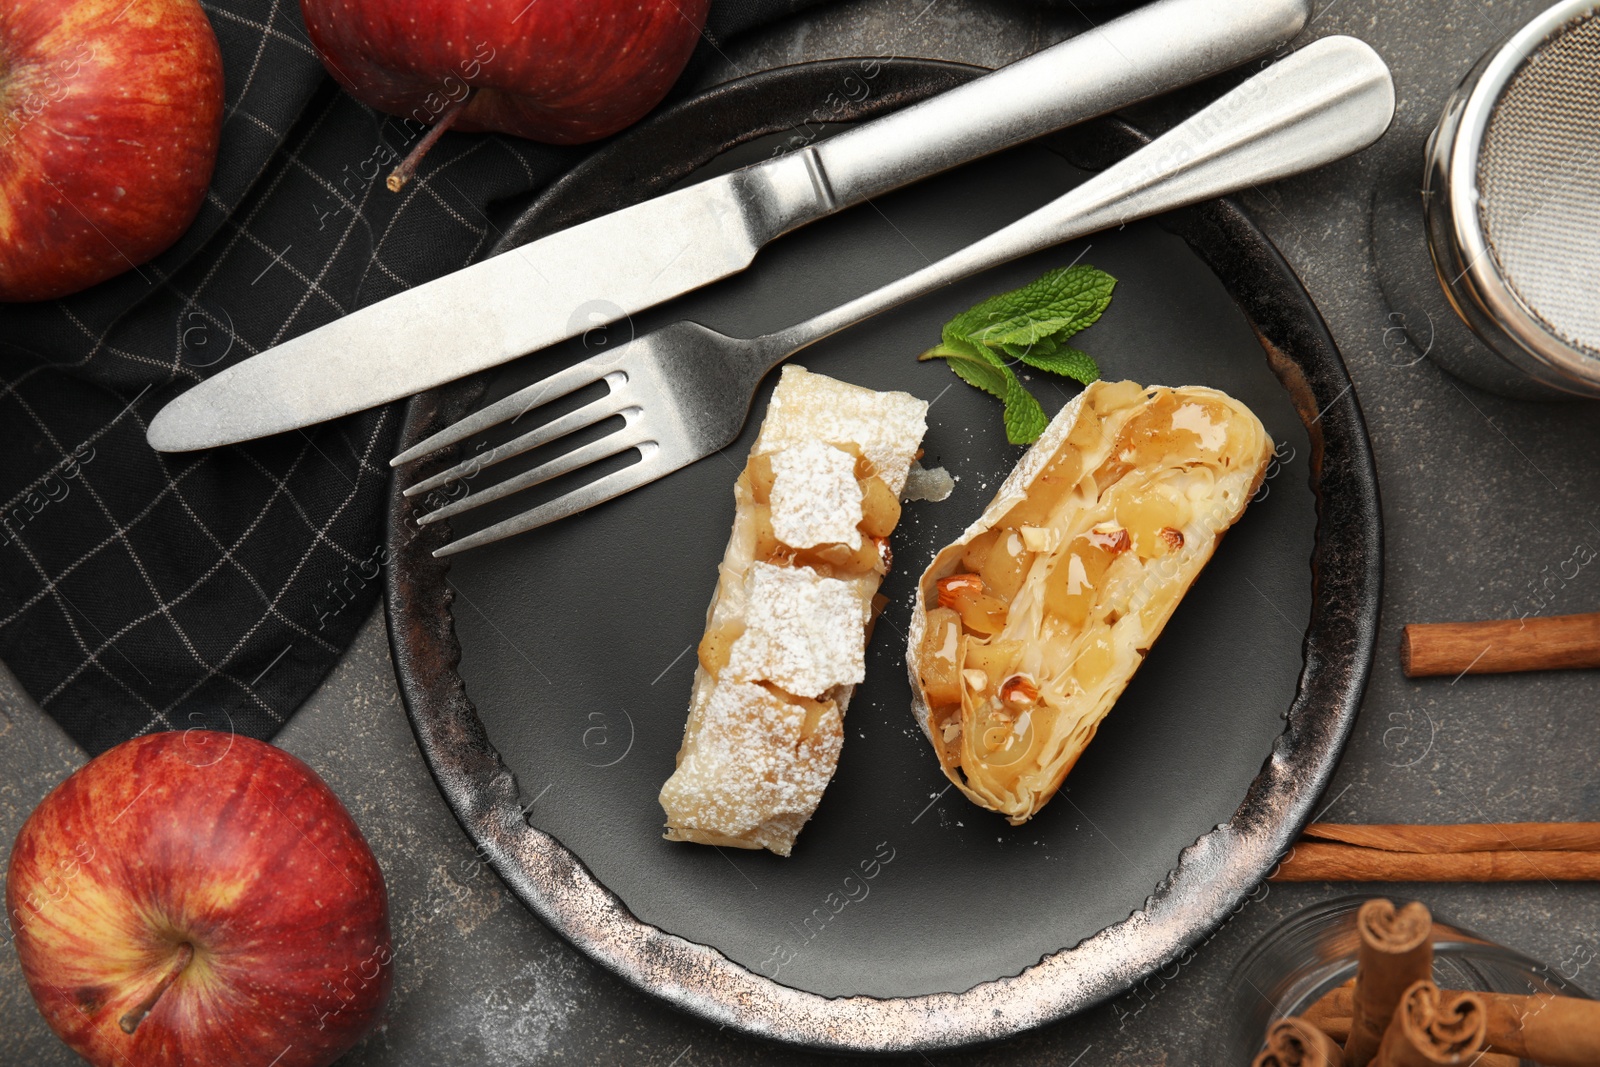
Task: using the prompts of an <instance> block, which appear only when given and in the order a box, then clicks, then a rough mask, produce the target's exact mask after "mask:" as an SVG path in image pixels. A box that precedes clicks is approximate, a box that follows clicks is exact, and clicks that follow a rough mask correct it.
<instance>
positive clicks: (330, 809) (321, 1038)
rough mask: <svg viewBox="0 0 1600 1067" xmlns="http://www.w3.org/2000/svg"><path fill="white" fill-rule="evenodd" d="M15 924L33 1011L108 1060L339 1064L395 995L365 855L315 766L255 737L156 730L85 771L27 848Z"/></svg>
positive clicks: (221, 1065)
mask: <svg viewBox="0 0 1600 1067" xmlns="http://www.w3.org/2000/svg"><path fill="white" fill-rule="evenodd" d="M6 912H7V915H8V917H9V919H10V922H11V928H12V932H13V933H14V935H15V938H16V946H17V954H18V955H19V956H20V957H21V960H22V973H23V975H24V976H25V977H26V978H27V981H28V987H29V989H30V990H31V991H32V993H33V998H34V1000H35V1001H37V1002H38V1005H39V1009H40V1011H42V1012H43V1013H44V1017H45V1019H46V1021H47V1022H49V1024H50V1027H51V1029H53V1030H54V1031H55V1032H56V1033H57V1034H58V1035H59V1036H60V1037H61V1039H62V1040H64V1041H65V1042H66V1043H67V1044H68V1045H70V1046H72V1048H73V1049H74V1050H75V1051H76V1052H78V1054H79V1055H81V1056H83V1057H84V1058H85V1059H87V1060H88V1061H89V1062H90V1063H92V1064H95V1065H96V1067H112V1065H117V1067H225V1065H234V1064H260V1065H265V1064H268V1063H271V1064H273V1067H326V1065H327V1064H329V1063H331V1062H333V1060H335V1059H336V1058H338V1057H339V1056H340V1055H341V1054H343V1053H344V1052H345V1051H346V1050H348V1049H349V1048H350V1047H351V1046H352V1045H354V1044H355V1043H356V1042H357V1041H358V1040H360V1039H361V1037H362V1036H363V1035H365V1034H366V1033H367V1032H368V1031H369V1030H370V1029H371V1028H372V1026H373V1025H374V1023H375V1022H376V1020H377V1016H378V1013H379V1012H380V1011H381V1010H382V1008H383V1005H384V1002H385V1001H386V1000H387V999H388V995H389V988H390V984H391V979H392V971H393V968H392V966H391V964H390V939H389V905H388V896H387V893H386V891H385V889H384V884H383V875H382V873H381V872H380V871H379V869H378V863H377V860H375V859H374V858H373V855H372V850H371V849H369V848H368V847H367V844H366V842H365V841H364V840H363V839H362V837H361V832H360V831H359V830H358V829H356V825H355V823H354V822H353V821H352V820H351V818H350V815H349V813H348V812H346V811H345V809H344V806H343V805H342V804H340V803H339V798H338V797H336V796H334V795H333V792H332V791H331V790H330V789H329V788H328V787H327V786H326V785H325V784H324V783H323V782H322V780H321V779H320V778H318V777H317V775H316V773H315V772H314V771H312V770H311V768H309V767H307V766H306V765H305V764H304V763H301V762H300V761H299V760H297V759H295V758H294V757H293V756H291V755H289V754H288V753H286V752H283V751H282V750H280V749H277V748H274V747H273V746H272V745H268V744H263V743H262V742H260V741H252V740H249V739H248V738H244V737H236V736H233V735H230V734H223V733H214V732H211V731H205V730H190V731H186V732H173V733H161V734H151V735H149V736H146V737H139V738H135V739H134V740H132V741H127V742H124V743H123V744H121V745H118V746H117V747H116V748H113V749H111V750H110V751H109V752H106V753H104V754H103V755H101V756H98V757H96V758H95V759H94V760H91V761H90V762H89V763H88V764H86V765H85V766H84V767H82V768H80V769H79V770H78V771H77V772H76V773H75V774H73V775H72V777H70V778H68V779H67V780H66V781H65V782H62V783H61V784H60V785H59V786H57V787H56V788H55V790H54V791H52V792H51V793H50V795H49V796H47V797H46V798H45V799H44V801H43V803H41V804H40V805H39V807H38V808H37V809H36V810H35V811H34V812H33V814H32V815H30V816H29V817H28V821H27V822H26V823H24V824H23V827H22V831H21V832H20V833H19V834H18V835H17V843H16V848H15V849H14V850H13V852H12V854H11V863H10V867H9V869H8V870H7V873H6ZM274 1057H277V1058H276V1059H274Z"/></svg>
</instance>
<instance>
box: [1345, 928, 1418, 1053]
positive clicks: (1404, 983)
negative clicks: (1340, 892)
mask: <svg viewBox="0 0 1600 1067" xmlns="http://www.w3.org/2000/svg"><path fill="white" fill-rule="evenodd" d="M1356 933H1357V934H1358V936H1359V937H1360V944H1359V947H1358V948H1357V951H1356V984H1355V987H1354V989H1353V991H1352V995H1351V1016H1350V1036H1349V1037H1348V1038H1347V1039H1346V1040H1345V1043H1344V1059H1345V1063H1346V1064H1347V1065H1348V1067H1365V1065H1366V1064H1367V1063H1368V1062H1369V1061H1371V1060H1372V1058H1373V1056H1374V1055H1375V1054H1376V1053H1377V1051H1378V1048H1379V1045H1380V1044H1381V1043H1382V1042H1383V1040H1384V1033H1385V1031H1386V1030H1387V1029H1388V1027H1389V1024H1390V1021H1391V1020H1392V1019H1393V1018H1394V1015H1395V1012H1396V1008H1397V1005H1399V1003H1400V1000H1401V997H1402V996H1403V995H1404V994H1405V993H1406V992H1407V991H1408V989H1410V988H1411V987H1412V986H1414V985H1415V984H1417V983H1419V982H1423V981H1426V980H1427V979H1428V977H1429V976H1430V975H1431V974H1432V973H1433V916H1432V915H1431V914H1430V913H1429V912H1428V909H1427V906H1426V905H1423V904H1420V903H1418V902H1416V901H1412V902H1411V903H1410V904H1407V905H1406V906H1405V907H1403V908H1399V909H1396V908H1395V906H1394V904H1393V903H1391V902H1390V901H1387V900H1369V901H1367V902H1366V903H1365V904H1363V905H1361V910H1360V911H1358V912H1357V913H1356ZM1397 1067H1398V1065H1397Z"/></svg>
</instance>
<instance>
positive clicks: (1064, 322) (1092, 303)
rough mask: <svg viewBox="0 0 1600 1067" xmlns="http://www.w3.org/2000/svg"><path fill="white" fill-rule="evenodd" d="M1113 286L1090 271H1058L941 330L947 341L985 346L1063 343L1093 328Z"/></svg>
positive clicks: (1106, 276) (1112, 281)
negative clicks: (1049, 340)
mask: <svg viewBox="0 0 1600 1067" xmlns="http://www.w3.org/2000/svg"><path fill="white" fill-rule="evenodd" d="M1116 284H1117V280H1116V279H1115V278H1113V277H1112V276H1111V275H1109V274H1107V273H1105V272H1104V271H1100V270H1096V269H1095V268H1093V267H1090V266H1086V265H1085V266H1077V267H1064V268H1059V269H1057V270H1053V271H1050V272H1049V273H1048V274H1046V275H1045V276H1044V277H1042V278H1040V279H1039V280H1038V281H1036V282H1032V283H1031V284H1028V285H1024V286H1023V287H1022V288H1020V289H1013V290H1011V291H1010V292H1008V293H1001V294H1000V295H999V296H992V297H990V298H989V299H987V300H985V301H984V302H983V303H981V304H979V305H978V306H977V307H974V308H972V309H971V310H969V311H965V312H963V313H961V314H960V315H957V316H956V317H955V318H954V319H952V320H950V323H949V324H948V325H946V326H945V328H944V335H945V339H946V340H949V339H950V337H951V336H955V337H958V338H961V339H963V340H967V341H971V342H974V343H976V344H984V345H1008V344H1011V345H1029V344H1033V343H1035V342H1036V341H1039V340H1041V339H1043V338H1046V337H1053V338H1055V339H1057V340H1063V341H1064V340H1066V339H1067V338H1068V337H1071V336H1072V335H1073V334H1075V333H1077V332H1078V331H1079V330H1082V329H1084V328H1085V327H1088V326H1092V325H1094V323H1095V322H1096V321H1097V320H1098V319H1099V318H1100V315H1101V314H1102V313H1103V312H1104V311H1105V309H1106V306H1107V305H1108V304H1110V303H1111V291H1112V290H1113V289H1114V288H1116Z"/></svg>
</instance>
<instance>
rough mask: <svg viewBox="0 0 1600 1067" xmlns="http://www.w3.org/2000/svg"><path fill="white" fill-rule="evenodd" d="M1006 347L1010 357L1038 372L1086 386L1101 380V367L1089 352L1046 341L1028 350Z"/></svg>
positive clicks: (1017, 346) (1014, 346)
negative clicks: (1058, 376) (1061, 377)
mask: <svg viewBox="0 0 1600 1067" xmlns="http://www.w3.org/2000/svg"><path fill="white" fill-rule="evenodd" d="M1004 347H1005V351H1006V352H1007V353H1008V354H1009V355H1012V356H1014V357H1016V358H1017V359H1020V360H1021V361H1022V362H1024V363H1026V364H1027V365H1028V366H1030V367H1033V368H1034V369H1036V370H1045V371H1049V372H1050V373H1051V374H1059V375H1061V376H1063V377H1065V378H1071V379H1073V380H1074V381H1078V382H1082V383H1083V384H1084V385H1088V384H1089V383H1090V382H1093V381H1098V380H1099V378H1100V365H1099V364H1098V363H1096V362H1095V361H1094V357H1093V356H1091V355H1090V354H1089V353H1087V352H1080V351H1078V350H1077V349H1076V348H1073V347H1072V346H1070V345H1064V344H1058V343H1057V342H1055V341H1048V340H1046V341H1040V342H1039V343H1038V344H1035V345H1031V346H1029V347H1026V348H1023V347H1021V346H1019V345H1006V346H1004Z"/></svg>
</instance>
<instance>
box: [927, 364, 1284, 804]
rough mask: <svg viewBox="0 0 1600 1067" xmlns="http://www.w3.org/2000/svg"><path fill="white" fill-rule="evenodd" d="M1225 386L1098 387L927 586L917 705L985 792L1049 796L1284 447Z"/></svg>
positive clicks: (973, 788)
mask: <svg viewBox="0 0 1600 1067" xmlns="http://www.w3.org/2000/svg"><path fill="white" fill-rule="evenodd" d="M1272 452H1273V444H1272V440H1271V438H1270V437H1268V435H1267V432H1266V430H1265V428H1264V427H1262V425H1261V421H1260V420H1259V419H1257V418H1256V416H1255V415H1254V414H1253V413H1252V412H1251V411H1250V410H1249V409H1248V408H1246V407H1245V406H1244V405H1243V404H1241V403H1239V402H1238V401H1237V400H1234V399H1233V398H1232V397H1229V396H1227V395H1226V394H1224V393H1221V392H1218V391H1217V390H1215V389H1207V388H1203V387H1199V386H1189V387H1184V388H1178V389H1168V388H1163V387H1159V386H1153V387H1150V388H1148V389H1147V388H1144V387H1142V386H1140V385H1137V384H1135V383H1134V382H1115V383H1108V382H1095V383H1094V384H1092V385H1090V386H1089V387H1088V388H1086V389H1085V390H1084V391H1083V392H1082V393H1081V394H1079V396H1078V397H1076V398H1075V399H1074V400H1073V401H1072V402H1071V403H1069V404H1068V405H1067V406H1066V407H1064V408H1062V410H1061V411H1060V413H1059V414H1057V415H1056V417H1055V418H1054V419H1053V420H1051V422H1050V425H1049V427H1048V428H1047V429H1046V430H1045V432H1044V434H1043V435H1042V436H1041V437H1040V438H1039V440H1038V442H1037V443H1035V444H1034V446H1033V447H1032V448H1031V449H1030V450H1029V451H1028V452H1027V454H1025V455H1024V456H1023V457H1022V460H1021V462H1019V463H1018V464H1017V467H1016V469H1015V470H1013V471H1012V472H1011V474H1010V476H1009V477H1007V478H1006V480H1005V483H1004V484H1003V485H1001V487H1000V490H999V492H998V493H997V494H996V495H995V498H994V500H993V501H992V502H990V504H989V506H988V507H987V508H986V509H985V510H984V512H983V514H982V515H981V516H980V517H979V518H978V521H977V522H975V523H973V524H972V525H971V526H970V527H968V528H967V531H966V532H965V533H964V534H963V535H962V536H961V537H960V538H959V539H958V540H957V541H956V542H955V543H954V544H952V545H950V546H948V547H946V548H945V549H943V550H942V551H940V552H939V554H938V555H936V556H935V557H934V560H933V563H932V564H930V565H929V567H928V569H927V571H926V572H925V573H924V574H923V576H922V579H921V581H920V582H919V583H918V587H917V601H916V607H915V609H914V611H913V614H912V619H911V631H910V642H909V646H908V648H907V654H906V658H907V662H908V665H909V667H910V673H911V686H912V691H913V709H914V711H915V713H916V717H917V721H918V723H919V724H920V725H921V726H922V729H923V732H924V733H926V734H927V735H928V739H929V740H930V741H931V742H932V743H933V747H934V750H935V752H937V753H938V756H939V763H940V765H941V766H942V767H943V768H944V772H945V775H946V776H947V777H949V779H950V781H951V782H953V783H954V784H955V785H956V787H957V788H959V789H960V790H961V791H962V792H963V793H965V794H966V795H967V796H968V798H970V799H971V800H972V801H973V802H974V803H976V804H979V805H981V806H983V807H985V808H989V809H990V810H992V811H997V812H1000V813H1002V814H1004V815H1006V816H1007V817H1008V818H1009V820H1010V822H1011V824H1012V825H1014V826H1015V825H1019V824H1021V823H1023V822H1025V821H1027V820H1028V819H1029V818H1031V817H1032V816H1033V815H1034V814H1035V813H1037V812H1038V811H1039V809H1040V808H1041V807H1043V806H1044V804H1045V802H1046V801H1048V800H1049V799H1050V798H1051V797H1052V796H1054V795H1055V792H1056V790H1057V789H1059V788H1060V786H1061V783H1062V781H1063V780H1064V779H1065V778H1066V776H1067V773H1068V772H1069V771H1071V770H1072V767H1073V765H1074V764H1075V763H1076V762H1077V760H1078V757H1079V756H1081V755H1082V754H1083V751H1084V748H1085V747H1086V746H1087V745H1088V744H1089V742H1090V741H1091V740H1093V738H1094V735H1095V731H1096V730H1097V729H1098V728H1099V726H1100V723H1101V721H1102V720H1103V719H1104V718H1105V716H1106V713H1107V712H1109V711H1110V710H1111V705H1112V704H1113V703H1114V702H1115V701H1116V699H1117V697H1118V696H1120V695H1121V694H1122V691H1123V689H1124V688H1125V687H1126V686H1127V684H1128V682H1129V680H1130V679H1132V677H1133V674H1134V671H1136V670H1137V669H1138V667H1139V664H1140V663H1141V662H1143V659H1144V655H1145V653H1146V652H1147V651H1149V649H1150V646H1151V645H1152V644H1153V643H1154V642H1155V640H1156V637H1157V636H1158V635H1159V634H1160V633H1161V630H1162V627H1164V626H1165V625H1166V622H1167V620H1168V619H1169V618H1170V617H1171V616H1172V613H1173V611H1174V609H1176V608H1177V606H1178V601H1179V600H1180V599H1181V598H1182V597H1183V595H1184V593H1185V592H1186V591H1187V590H1188V589H1189V587H1190V585H1191V584H1192V583H1193V582H1194V580H1195V578H1196V577H1198V576H1199V574H1200V571H1201V569H1202V568H1203V567H1204V566H1205V565H1206V562H1207V561H1208V560H1210V558H1211V555H1212V552H1213V551H1214V550H1215V549H1216V547H1217V542H1218V541H1219V540H1221V538H1222V535H1223V534H1224V533H1225V532H1226V531H1227V529H1228V528H1229V527H1230V526H1232V525H1233V524H1234V523H1235V522H1236V521H1237V520H1238V518H1239V516H1240V515H1241V514H1242V513H1243V512H1244V509H1245V505H1246V504H1248V503H1249V501H1250V498H1251V497H1252V496H1254V495H1255V493H1256V491H1257V489H1258V488H1259V487H1260V484H1261V480H1262V478H1263V477H1264V476H1265V473H1266V470H1267V465H1268V463H1269V462H1270V460H1271V458H1272Z"/></svg>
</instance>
